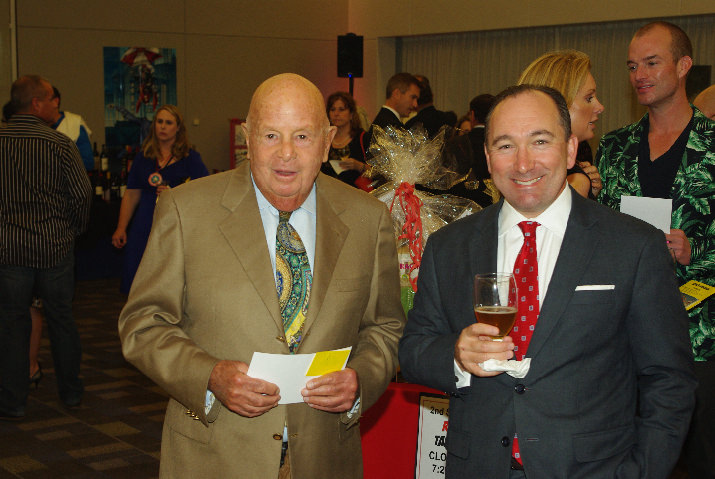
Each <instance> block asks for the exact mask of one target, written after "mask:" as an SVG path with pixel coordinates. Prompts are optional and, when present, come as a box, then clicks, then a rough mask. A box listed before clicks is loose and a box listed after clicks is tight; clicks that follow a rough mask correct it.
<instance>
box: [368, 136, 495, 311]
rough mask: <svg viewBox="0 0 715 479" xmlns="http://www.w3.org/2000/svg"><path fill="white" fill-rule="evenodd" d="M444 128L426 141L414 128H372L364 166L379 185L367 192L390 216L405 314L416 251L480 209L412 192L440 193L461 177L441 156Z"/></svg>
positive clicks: (414, 275)
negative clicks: (453, 224)
mask: <svg viewBox="0 0 715 479" xmlns="http://www.w3.org/2000/svg"><path fill="white" fill-rule="evenodd" d="M447 131H448V130H447V128H442V129H441V130H440V131H439V133H438V134H437V135H436V136H435V137H434V138H432V139H430V138H429V137H428V135H427V132H426V131H425V130H424V129H423V128H422V127H421V125H418V126H416V127H413V128H412V129H411V130H405V129H402V128H393V127H391V126H388V127H387V128H385V129H382V128H380V127H379V126H373V135H372V141H371V142H370V148H369V155H368V156H369V157H370V159H369V160H368V164H369V165H370V167H371V176H372V177H373V178H375V177H382V178H384V179H385V181H386V182H385V183H384V184H383V185H381V186H379V187H378V188H376V189H375V190H373V191H372V192H371V194H372V195H373V196H375V197H376V198H378V199H379V200H381V201H382V202H383V203H385V204H386V205H387V206H388V208H390V211H391V213H392V224H393V227H394V232H395V238H396V241H397V251H398V259H399V263H400V282H401V285H402V299H403V306H404V307H405V311H408V310H409V309H410V308H411V305H412V302H411V301H412V295H414V292H415V291H416V290H417V274H418V273H419V265H420V262H421V260H422V251H423V249H424V245H425V244H426V242H427V239H428V238H429V235H430V234H432V233H434V232H435V231H437V230H438V229H440V228H441V227H442V226H444V225H446V224H448V223H451V222H452V221H455V220H457V219H459V218H463V217H465V216H468V215H470V214H472V213H475V212H477V211H479V210H481V207H480V206H479V205H477V204H476V203H474V202H473V201H471V200H468V199H465V198H461V197H458V196H453V195H449V194H446V193H445V194H431V193H428V192H426V191H420V190H418V189H415V188H414V186H415V185H421V186H423V187H426V188H429V189H430V190H433V191H434V190H437V191H446V190H448V189H449V188H451V187H452V186H454V185H455V184H457V183H459V182H460V181H464V179H465V177H466V174H460V173H458V172H457V165H456V163H455V162H454V159H453V158H449V157H445V158H443V157H442V154H441V153H442V147H443V145H444V139H445V134H446V133H447Z"/></svg>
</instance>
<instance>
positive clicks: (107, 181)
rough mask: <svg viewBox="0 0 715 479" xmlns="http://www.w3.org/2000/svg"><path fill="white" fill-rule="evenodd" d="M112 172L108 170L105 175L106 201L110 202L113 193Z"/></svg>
mask: <svg viewBox="0 0 715 479" xmlns="http://www.w3.org/2000/svg"><path fill="white" fill-rule="evenodd" d="M110 177H111V173H110V172H109V171H107V172H106V176H105V177H104V201H106V202H107V203H109V201H111V199H112V198H111V195H112V187H111V181H112V180H111V179H110Z"/></svg>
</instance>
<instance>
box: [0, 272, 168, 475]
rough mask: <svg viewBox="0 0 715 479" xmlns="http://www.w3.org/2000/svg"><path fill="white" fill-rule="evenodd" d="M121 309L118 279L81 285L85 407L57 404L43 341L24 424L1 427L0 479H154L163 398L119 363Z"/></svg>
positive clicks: (78, 299) (78, 297) (79, 306)
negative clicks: (40, 376) (40, 367)
mask: <svg viewBox="0 0 715 479" xmlns="http://www.w3.org/2000/svg"><path fill="white" fill-rule="evenodd" d="M123 305H124V297H123V296H122V295H121V294H120V293H119V281H118V280H116V279H102V280H94V281H82V282H79V283H78V285H77V293H76V297H75V304H74V307H75V309H74V311H75V320H76V322H77V326H78V328H79V332H80V336H81V338H82V348H83V358H82V376H83V378H84V383H85V389H86V391H85V395H84V399H83V402H82V406H81V407H80V408H79V409H77V410H72V411H69V410H67V409H65V408H64V407H63V406H62V405H61V404H60V402H59V398H58V397H57V394H56V386H55V384H54V374H53V370H52V359H51V356H50V348H49V342H48V341H47V339H46V335H45V338H44V339H43V344H42V348H41V351H40V356H41V362H42V365H43V371H44V373H45V376H44V378H43V379H42V381H41V382H40V384H39V388H38V389H37V390H34V389H32V390H30V397H29V400H28V404H27V409H26V416H25V419H24V420H23V421H22V422H18V423H9V422H3V421H0V479H5V478H26V479H35V478H37V479H39V478H42V479H50V478H62V479H85V478H116V479H120V478H131V479H145V478H154V477H158V475H159V448H160V444H161V426H162V421H163V418H164V409H165V408H166V402H167V396H166V394H165V393H164V392H163V391H161V390H160V389H159V388H158V387H156V386H155V385H154V384H153V383H152V382H151V381H150V380H149V379H147V378H146V377H144V376H143V375H142V374H141V373H139V372H138V371H137V370H136V369H134V368H133V367H132V366H131V365H129V364H128V363H127V362H126V361H125V360H124V358H123V357H122V353H121V349H120V344H119V338H118V336H117V317H118V316H119V312H120V311H121V308H122V306H123Z"/></svg>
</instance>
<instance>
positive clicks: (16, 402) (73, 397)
mask: <svg viewBox="0 0 715 479" xmlns="http://www.w3.org/2000/svg"><path fill="white" fill-rule="evenodd" d="M74 286H75V285H74V254H73V253H70V254H68V255H67V257H66V258H64V259H63V260H62V261H60V262H59V263H58V264H57V265H56V266H54V267H52V268H45V269H42V268H27V267H24V266H13V265H0V409H3V410H4V411H5V412H9V413H12V414H18V415H20V414H24V412H25V403H26V401H27V394H28V389H29V376H30V364H29V358H28V357H29V341H30V331H31V329H32V322H31V319H30V304H31V303H32V295H33V292H35V293H36V294H37V296H39V297H40V298H42V301H43V306H44V312H45V319H46V322H47V331H48V333H49V337H50V346H51V348H52V360H53V362H54V369H55V374H56V377H57V390H58V392H59V395H60V399H61V400H62V402H64V403H65V404H70V405H73V404H77V403H78V402H79V400H80V399H81V397H82V392H83V390H84V387H83V385H82V380H81V379H80V378H79V368H80V360H81V358H82V349H81V346H80V340H79V333H78V332H77V326H76V324H75V322H74V318H73V316H72V297H73V296H74Z"/></svg>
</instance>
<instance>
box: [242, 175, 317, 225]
mask: <svg viewBox="0 0 715 479" xmlns="http://www.w3.org/2000/svg"><path fill="white" fill-rule="evenodd" d="M251 183H253V191H255V192H256V201H257V202H258V209H259V210H261V211H262V210H266V209H267V210H269V211H270V212H271V213H272V214H274V215H275V216H276V217H277V216H278V208H276V207H275V206H273V205H272V204H270V203H269V202H268V200H267V199H266V197H265V196H263V193H261V190H260V189H259V188H258V186H256V182H255V180H254V179H253V173H251ZM298 209H302V210H304V211H306V212H307V213H310V214H311V215H312V216H315V211H316V195H315V183H313V187H312V188H311V189H310V193H309V194H308V197H307V198H306V199H305V201H304V202H303V204H302V205H300V207H299V208H298Z"/></svg>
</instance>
